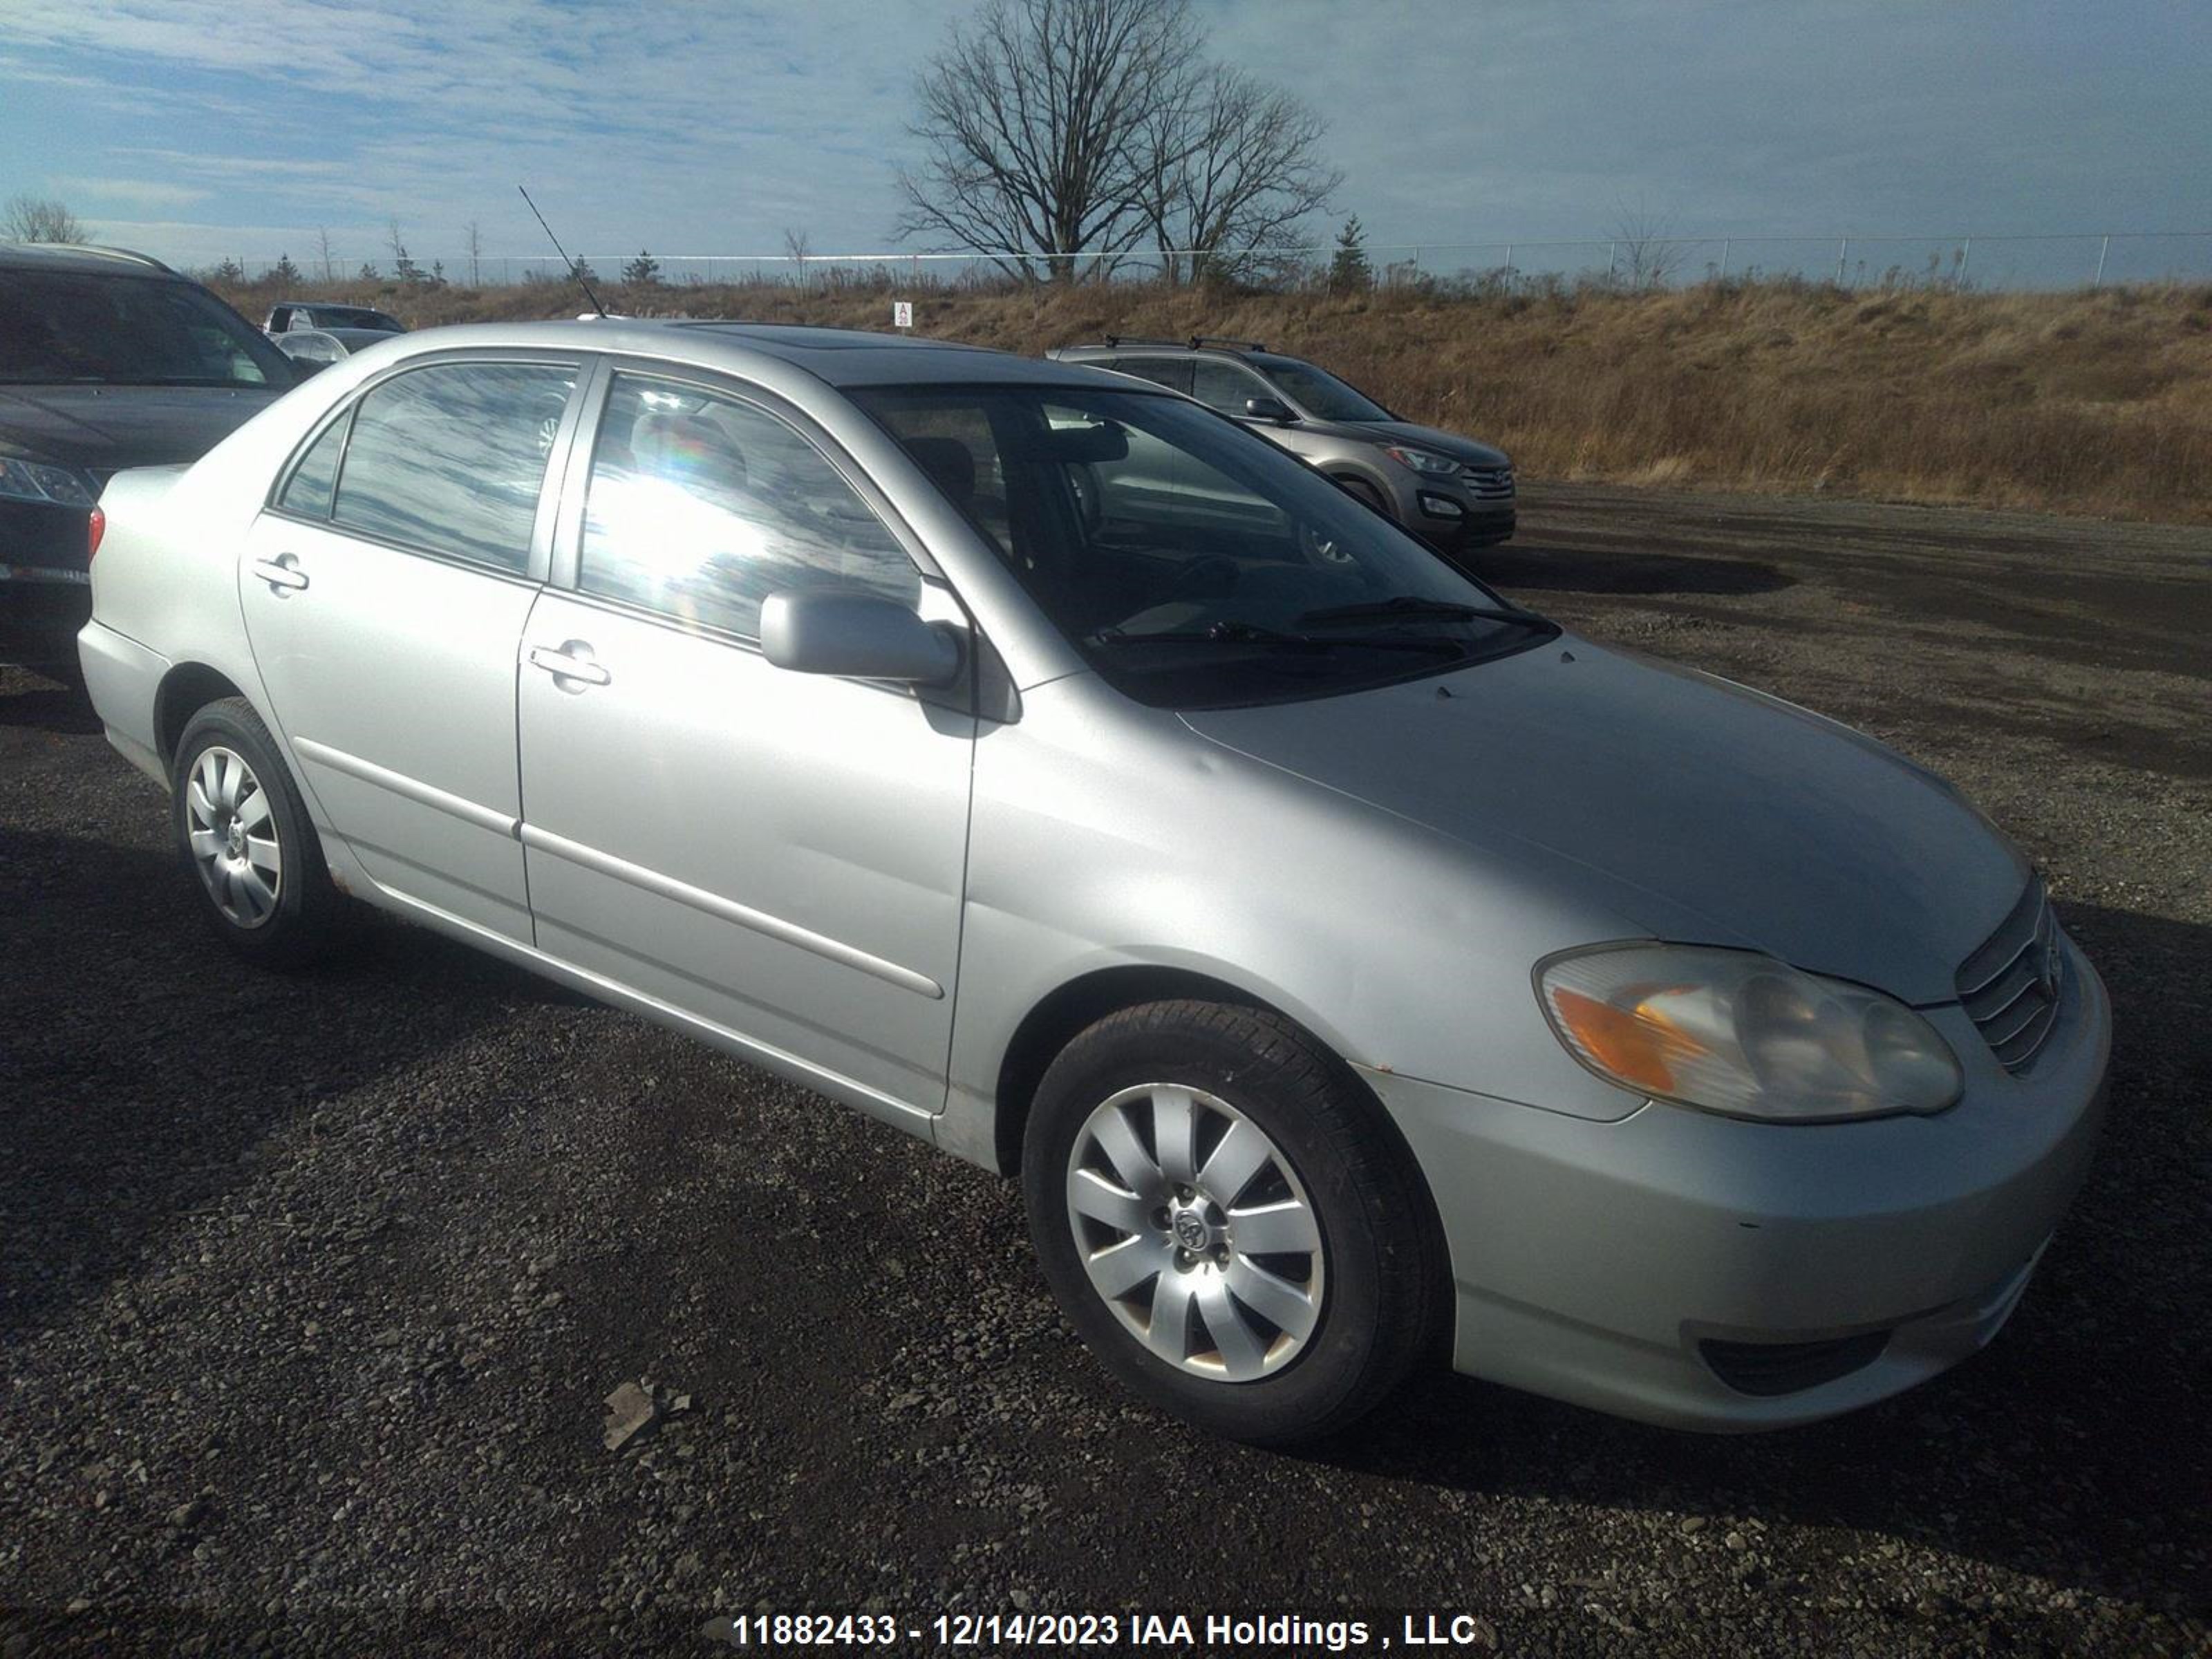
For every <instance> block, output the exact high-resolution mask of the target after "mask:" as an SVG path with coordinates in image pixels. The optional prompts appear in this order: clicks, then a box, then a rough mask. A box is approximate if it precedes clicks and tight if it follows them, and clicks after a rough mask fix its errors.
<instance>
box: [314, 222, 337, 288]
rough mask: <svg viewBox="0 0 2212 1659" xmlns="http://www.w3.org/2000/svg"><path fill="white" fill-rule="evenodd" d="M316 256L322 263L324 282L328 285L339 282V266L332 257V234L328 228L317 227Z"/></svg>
mask: <svg viewBox="0 0 2212 1659" xmlns="http://www.w3.org/2000/svg"><path fill="white" fill-rule="evenodd" d="M315 256H316V258H319V259H320V260H321V261H322V265H323V280H324V281H325V282H326V283H335V282H336V281H337V279H338V270H337V264H335V263H334V261H333V259H332V257H331V233H330V230H329V228H328V227H326V226H323V225H317V226H316V227H315Z"/></svg>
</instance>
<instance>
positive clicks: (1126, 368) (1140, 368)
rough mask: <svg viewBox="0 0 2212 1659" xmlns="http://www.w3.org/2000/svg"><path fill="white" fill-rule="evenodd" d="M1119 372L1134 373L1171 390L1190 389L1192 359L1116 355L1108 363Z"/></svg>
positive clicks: (1185, 390)
mask: <svg viewBox="0 0 2212 1659" xmlns="http://www.w3.org/2000/svg"><path fill="white" fill-rule="evenodd" d="M1106 367H1107V368H1110V369H1112V370H1113V371H1114V372H1115V374H1133V375H1135V376H1137V378H1138V379H1139V380H1150V381H1152V384H1153V385H1155V386H1165V387H1167V388H1168V390H1169V391H1170V392H1188V391H1189V390H1190V359H1189V358H1188V357H1180V358H1178V357H1116V358H1115V359H1114V360H1113V361H1112V362H1109V363H1108V364H1107V365H1106Z"/></svg>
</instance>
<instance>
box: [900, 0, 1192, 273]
mask: <svg viewBox="0 0 2212 1659" xmlns="http://www.w3.org/2000/svg"><path fill="white" fill-rule="evenodd" d="M1199 45H1200V38H1199V35H1198V33H1197V31H1196V30H1195V28H1194V26H1193V25H1192V23H1191V21H1190V17H1189V13H1188V9H1187V5H1186V0H987V3H986V4H985V6H984V7H983V9H982V10H981V12H979V13H978V14H977V15H976V16H975V20H974V21H973V23H972V25H971V26H970V27H967V28H964V29H963V28H961V27H957V26H956V27H955V28H954V30H953V33H952V39H951V44H950V45H949V46H946V47H945V50H944V51H943V52H939V54H938V55H937V56H936V57H935V58H932V59H931V60H930V62H929V64H927V67H926V68H925V69H924V70H922V72H921V75H920V76H918V77H917V79H916V82H915V91H916V93H917V94H918V95H919V97H920V100H921V115H920V118H918V119H917V120H916V121H915V124H914V125H913V126H912V127H911V128H910V129H909V131H912V132H913V134H914V135H915V137H917V138H919V139H920V140H921V142H922V144H923V146H924V148H925V151H926V158H927V159H926V160H925V161H923V163H922V165H921V170H920V171H919V172H918V173H908V172H906V171H904V170H902V171H901V173H900V175H899V190H900V193H901V194H902V196H903V197H905V200H906V208H905V210H904V211H903V212H902V214H901V215H900V216H899V219H898V223H897V234H899V235H901V236H932V235H933V236H945V237H949V238H951V240H952V241H953V243H954V244H955V245H956V246H963V247H970V248H974V249H976V250H977V251H979V252H983V253H987V254H989V255H991V256H992V257H993V260H994V263H995V264H998V265H999V266H1000V269H1002V270H1006V271H1007V272H1009V273H1011V274H1012V275H1016V276H1022V277H1024V278H1026V279H1030V280H1035V278H1036V276H1038V274H1039V271H1040V269H1042V272H1043V274H1045V275H1046V276H1049V277H1052V278H1054V279H1055V280H1060V281H1067V280H1072V279H1073V276H1074V275H1075V274H1076V273H1075V264H1076V262H1075V260H1074V258H1073V257H1072V256H1073V255H1075V254H1078V253H1085V252H1106V253H1113V252H1121V251H1124V250H1126V249H1127V248H1128V247H1129V246H1132V245H1133V244H1134V243H1135V242H1137V241H1138V240H1139V239H1140V238H1141V237H1142V236H1143V234H1144V232H1145V229H1146V222H1145V218H1144V216H1143V214H1142V211H1141V210H1140V209H1139V205H1138V204H1139V197H1140V196H1141V194H1142V191H1143V186H1144V182H1145V179H1146V177H1147V175H1148V168H1149V167H1150V164H1151V159H1152V158H1151V156H1150V155H1149V147H1148V146H1147V145H1146V143H1145V134H1146V132H1147V131H1148V130H1149V129H1151V128H1152V126H1153V125H1154V124H1155V123H1156V122H1157V121H1158V119H1159V118H1160V117H1161V116H1162V114H1163V112H1164V111H1165V110H1166V109H1167V108H1168V107H1170V106H1171V105H1172V104H1173V103H1174V102H1175V100H1176V99H1177V98H1178V97H1179V96H1180V95H1182V91H1183V89H1184V85H1185V77H1186V76H1187V73H1188V66H1189V64H1191V62H1192V60H1193V59H1194V57H1195V55H1196V52H1197V51H1198V47H1199ZM1094 268H1095V267H1094Z"/></svg>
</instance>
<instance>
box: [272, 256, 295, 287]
mask: <svg viewBox="0 0 2212 1659" xmlns="http://www.w3.org/2000/svg"><path fill="white" fill-rule="evenodd" d="M269 279H270V281H271V282H273V283H277V284H278V285H280V286H281V287H284V288H297V287H299V285H300V283H301V276H300V267H299V266H297V265H295V264H293V263H292V256H291V255H290V254H289V253H285V254H280V255H279V256H278V257H277V260H276V264H274V265H272V266H271V267H270V270H269Z"/></svg>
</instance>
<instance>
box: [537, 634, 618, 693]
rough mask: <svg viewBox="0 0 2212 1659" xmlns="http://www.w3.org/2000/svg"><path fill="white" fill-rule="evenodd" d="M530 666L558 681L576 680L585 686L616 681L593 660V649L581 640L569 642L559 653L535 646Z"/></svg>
mask: <svg viewBox="0 0 2212 1659" xmlns="http://www.w3.org/2000/svg"><path fill="white" fill-rule="evenodd" d="M530 665H531V666H532V668H542V669H544V671H546V672H547V673H549V674H550V675H551V676H553V678H555V679H556V680H575V681H578V682H580V683H581V684H585V685H605V684H610V683H611V681H612V680H613V679H614V676H613V675H611V674H610V673H608V672H607V671H606V670H605V669H604V668H602V667H600V666H599V664H597V663H595V662H593V661H592V647H590V646H588V645H586V643H585V642H584V641H581V640H569V641H567V642H566V643H564V644H563V645H562V647H561V648H560V649H559V650H557V651H556V650H555V649H553V648H552V647H550V646H544V645H533V646H532V647H530Z"/></svg>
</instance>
